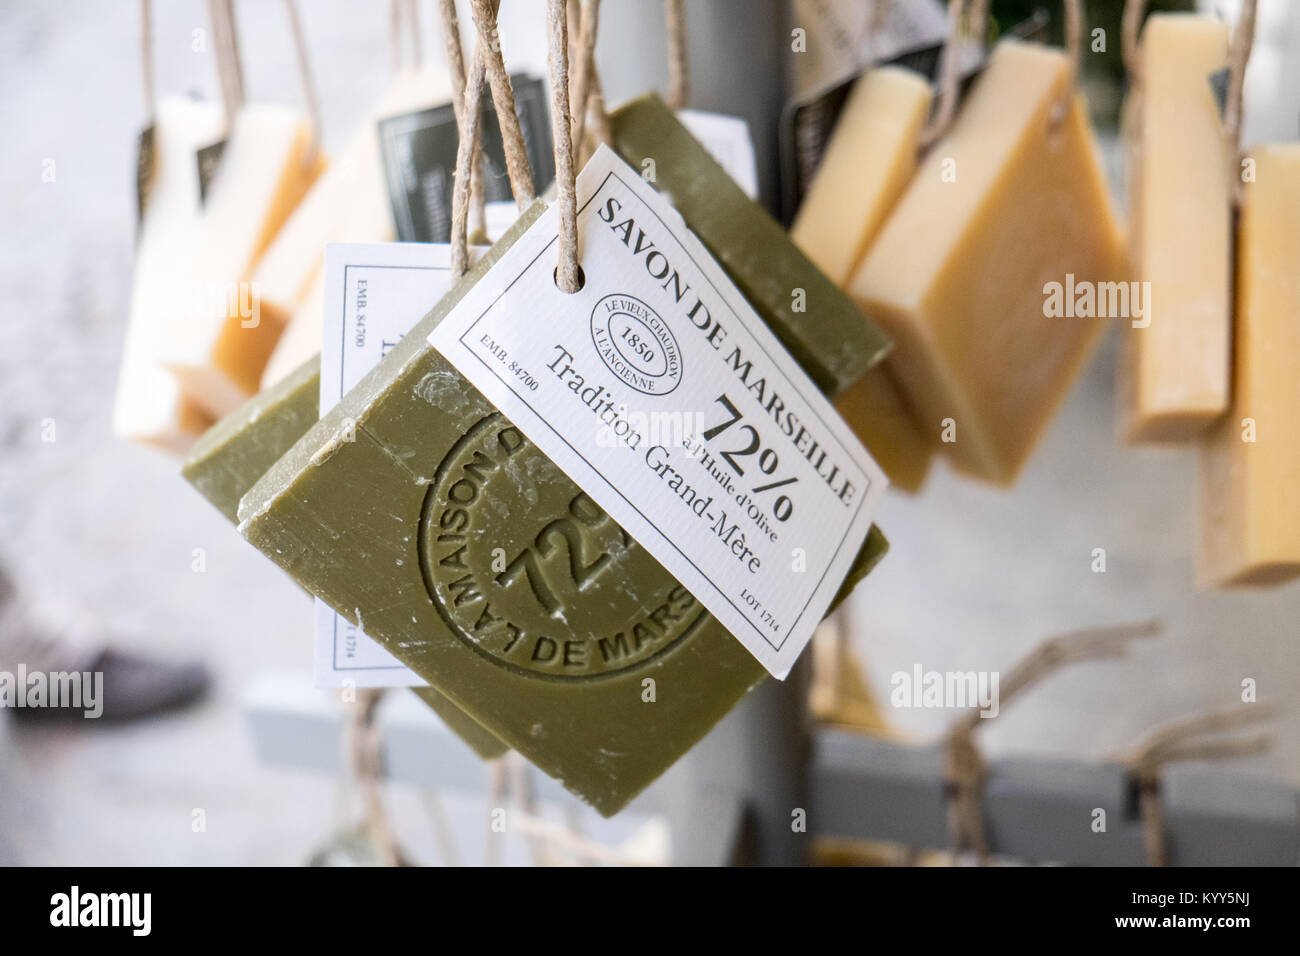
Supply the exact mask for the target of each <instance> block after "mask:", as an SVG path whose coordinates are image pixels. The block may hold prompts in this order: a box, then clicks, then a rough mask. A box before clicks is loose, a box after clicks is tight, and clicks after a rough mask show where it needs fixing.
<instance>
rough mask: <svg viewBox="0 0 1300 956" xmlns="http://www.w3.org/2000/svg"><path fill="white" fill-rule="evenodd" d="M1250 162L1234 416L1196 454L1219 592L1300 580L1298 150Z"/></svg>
mask: <svg viewBox="0 0 1300 956" xmlns="http://www.w3.org/2000/svg"><path fill="white" fill-rule="evenodd" d="M1248 155H1249V156H1250V157H1251V158H1252V159H1254V160H1255V182H1253V183H1248V184H1246V186H1245V195H1244V199H1243V204H1242V209H1241V220H1240V223H1239V225H1238V227H1237V293H1236V294H1237V308H1236V322H1235V326H1234V336H1235V349H1234V353H1235V357H1234V360H1233V402H1232V409H1231V411H1230V412H1229V414H1228V415H1227V416H1226V417H1225V418H1224V420H1223V421H1222V422H1220V423H1219V424H1218V425H1216V426H1215V427H1214V428H1213V429H1212V430H1211V432H1210V433H1209V435H1208V437H1207V439H1206V442H1205V445H1204V450H1203V453H1202V480H1201V496H1202V507H1201V510H1202V517H1201V542H1200V567H1199V572H1200V578H1201V581H1202V583H1203V584H1209V585H1217V586H1231V585H1268V584H1276V583H1277V582H1279V581H1286V580H1289V579H1291V578H1294V577H1296V576H1297V575H1300V145H1297V144H1289V145H1286V146H1262V147H1258V148H1256V149H1254V150H1252V151H1251V152H1250V153H1249V154H1248Z"/></svg>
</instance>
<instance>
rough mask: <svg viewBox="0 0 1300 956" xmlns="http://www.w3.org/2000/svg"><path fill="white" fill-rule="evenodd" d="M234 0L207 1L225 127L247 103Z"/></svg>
mask: <svg viewBox="0 0 1300 956" xmlns="http://www.w3.org/2000/svg"><path fill="white" fill-rule="evenodd" d="M231 4H232V0H208V16H209V17H210V19H211V20H212V47H213V51H214V52H215V54H216V61H217V79H218V81H219V83H220V85H221V105H222V109H223V110H224V111H225V114H226V130H227V132H229V131H230V130H231V129H232V128H233V127H234V124H235V115H236V114H237V113H238V112H239V109H240V107H242V106H243V105H244V71H243V66H242V64H241V63H240V60H239V37H238V36H237V35H236V33H235V18H234V8H233V7H232V5H231Z"/></svg>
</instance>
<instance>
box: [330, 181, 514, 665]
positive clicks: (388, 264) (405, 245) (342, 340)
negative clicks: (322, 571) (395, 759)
mask: <svg viewBox="0 0 1300 956" xmlns="http://www.w3.org/2000/svg"><path fill="white" fill-rule="evenodd" d="M511 208H512V209H513V208H514V204H513V203H512V204H511ZM474 253H475V250H471V256H473V255H474ZM450 285H451V246H449V245H446V244H443V243H433V244H429V243H416V242H377V243H329V244H327V245H326V246H325V316H324V319H325V325H324V328H323V334H322V339H321V357H320V410H321V414H322V415H324V414H325V413H326V412H328V411H329V410H330V409H331V408H333V407H334V406H335V405H337V404H338V402H339V400H340V399H341V398H342V397H343V395H344V393H345V392H347V391H348V390H349V389H350V388H352V386H354V385H356V383H357V382H359V381H360V380H361V378H362V377H363V376H364V375H365V374H366V373H367V372H369V371H370V370H371V369H372V368H373V367H374V366H375V365H376V364H378V362H379V360H380V359H381V358H383V357H384V356H385V355H386V354H388V351H389V350H390V349H391V348H392V347H393V346H394V345H396V344H397V343H398V342H399V341H401V339H402V337H403V336H404V335H406V333H407V332H409V331H410V330H411V328H412V327H413V326H414V325H415V324H416V323H417V322H419V321H420V319H422V318H423V317H424V316H425V314H426V313H428V311H429V309H430V308H432V307H433V304H434V303H435V302H437V301H438V299H440V298H442V296H443V294H444V293H445V292H446V291H447V289H448V288H449V287H450ZM315 660H316V686H317V687H341V686H343V685H344V682H345V681H351V682H352V683H353V685H354V686H357V687H422V686H424V684H425V681H424V680H423V679H422V678H420V677H419V676H418V675H417V674H416V673H415V672H414V671H412V670H410V669H408V668H407V667H405V666H404V665H403V664H402V663H401V662H400V661H399V660H398V659H397V658H396V657H394V656H393V655H391V654H389V653H388V651H386V650H384V649H383V648H382V647H380V646H379V644H377V643H376V642H374V641H373V640H371V639H370V638H369V637H367V636H366V635H365V634H364V633H362V632H361V631H360V630H358V629H357V627H356V626H355V625H353V624H351V623H349V622H348V621H347V619H346V618H343V617H340V616H339V615H338V614H335V613H334V611H333V610H332V609H331V608H330V607H329V605H327V604H325V603H324V602H323V601H320V600H319V599H318V600H317V601H316V645H315Z"/></svg>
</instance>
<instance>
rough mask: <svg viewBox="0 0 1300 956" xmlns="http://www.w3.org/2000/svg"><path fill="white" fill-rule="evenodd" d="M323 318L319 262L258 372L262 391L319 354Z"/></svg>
mask: <svg viewBox="0 0 1300 956" xmlns="http://www.w3.org/2000/svg"><path fill="white" fill-rule="evenodd" d="M324 320H325V267H324V265H320V266H318V267H317V269H316V272H315V273H314V274H313V276H312V279H311V283H310V284H309V285H308V287H307V293H306V295H304V296H303V298H302V301H301V302H300V303H299V304H298V307H297V308H296V309H294V312H293V316H292V317H291V318H290V319H289V322H288V324H286V325H285V327H284V333H283V334H282V335H281V336H280V340H279V341H278V342H276V343H275V350H274V351H272V352H271V359H270V361H268V362H267V363H266V369H265V371H263V372H262V389H263V391H265V390H266V389H268V388H271V387H272V386H274V385H275V384H276V383H278V382H281V381H283V380H284V379H285V378H286V377H287V376H288V375H290V374H291V373H292V372H293V370H294V369H296V368H297V367H298V366H300V365H302V363H303V362H305V361H307V360H308V359H309V358H311V357H312V356H313V355H319V354H320V349H321V323H322V322H323V321H324Z"/></svg>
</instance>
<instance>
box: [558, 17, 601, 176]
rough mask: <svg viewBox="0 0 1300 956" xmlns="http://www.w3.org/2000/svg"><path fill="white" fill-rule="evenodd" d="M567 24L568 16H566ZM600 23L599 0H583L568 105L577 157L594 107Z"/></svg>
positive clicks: (576, 158) (575, 155)
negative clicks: (590, 111)
mask: <svg viewBox="0 0 1300 956" xmlns="http://www.w3.org/2000/svg"><path fill="white" fill-rule="evenodd" d="M566 24H567V19H566ZM599 24H600V0H582V16H581V18H580V20H579V28H578V42H577V44H576V45H575V46H576V49H575V53H576V56H575V62H574V69H573V88H572V89H571V90H570V94H571V95H570V97H569V108H570V111H571V112H572V114H573V133H572V136H573V148H574V150H575V153H574V158H575V161H577V160H578V159H579V158H580V154H581V150H582V144H583V141H584V140H585V139H586V135H587V112H588V109H589V108H590V106H591V95H592V91H593V90H594V89H595V88H596V86H597V84H596V83H593V79H594V76H595V71H596V63H595V59H596V30H597V29H598V27H599Z"/></svg>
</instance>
